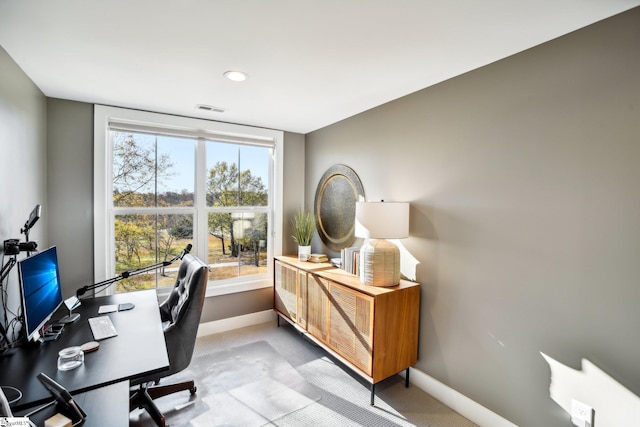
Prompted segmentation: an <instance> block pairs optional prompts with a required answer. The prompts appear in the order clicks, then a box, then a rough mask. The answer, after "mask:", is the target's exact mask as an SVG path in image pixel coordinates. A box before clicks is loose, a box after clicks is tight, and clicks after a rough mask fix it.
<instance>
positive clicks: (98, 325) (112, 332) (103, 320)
mask: <svg viewBox="0 0 640 427" xmlns="http://www.w3.org/2000/svg"><path fill="white" fill-rule="evenodd" d="M89 326H90V327H91V333H92V334H93V339H94V340H96V341H100V340H103V339H105V338H111V337H115V336H116V335H118V331H116V328H115V326H113V323H111V318H110V317H109V316H98V317H91V318H89Z"/></svg>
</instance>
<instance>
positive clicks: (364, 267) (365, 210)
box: [355, 202, 409, 286]
mask: <svg viewBox="0 0 640 427" xmlns="http://www.w3.org/2000/svg"><path fill="white" fill-rule="evenodd" d="M355 235H356V236H357V237H363V238H365V239H376V240H371V241H368V242H366V243H365V244H364V246H362V249H361V250H360V281H361V282H362V283H364V284H366V285H371V286H395V285H397V284H398V283H400V250H399V249H398V247H397V246H396V245H394V244H393V243H391V242H389V241H387V240H385V239H404V238H406V237H409V203H398V202H357V203H356V222H355Z"/></svg>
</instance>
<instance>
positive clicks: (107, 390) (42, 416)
mask: <svg viewBox="0 0 640 427" xmlns="http://www.w3.org/2000/svg"><path fill="white" fill-rule="evenodd" d="M73 399H74V400H75V401H76V403H77V404H78V406H80V407H81V408H82V410H83V411H84V412H85V413H86V414H87V418H86V419H85V420H84V422H83V423H82V427H104V426H109V427H126V426H128V425H129V381H121V382H119V383H115V384H111V385H108V386H104V387H100V388H99V389H96V390H91V391H87V392H84V393H79V394H75V395H74V396H73ZM31 410H33V408H31V409H27V410H24V411H20V412H19V413H14V414H13V415H14V416H16V417H22V416H24V415H26V414H27V413H29V411H31ZM56 412H57V409H56V406H55V405H51V406H49V407H47V408H44V409H42V410H40V411H38V412H37V413H35V414H33V415H30V416H29V420H30V421H31V422H32V423H34V424H35V425H36V426H44V422H45V421H46V420H47V419H48V418H51V417H53V416H54V415H55V414H56Z"/></svg>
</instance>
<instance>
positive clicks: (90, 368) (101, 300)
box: [0, 290, 169, 410]
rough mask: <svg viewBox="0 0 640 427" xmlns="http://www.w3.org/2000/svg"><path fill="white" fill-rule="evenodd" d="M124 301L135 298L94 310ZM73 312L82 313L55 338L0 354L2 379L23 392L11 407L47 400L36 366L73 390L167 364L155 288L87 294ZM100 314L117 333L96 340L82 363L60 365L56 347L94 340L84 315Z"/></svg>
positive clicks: (135, 375)
mask: <svg viewBox="0 0 640 427" xmlns="http://www.w3.org/2000/svg"><path fill="white" fill-rule="evenodd" d="M125 302H130V303H133V304H135V307H134V308H133V309H132V310H127V311H119V312H113V313H108V314H98V309H99V307H100V306H102V305H108V304H119V303H125ZM63 308H64V305H63ZM74 312H75V313H79V314H80V319H78V320H77V321H75V322H74V323H71V324H67V325H66V326H65V328H64V331H63V332H62V334H61V336H60V338H58V339H57V340H55V341H47V342H43V343H35V344H28V345H25V346H23V347H19V348H17V349H14V352H13V354H12V355H9V356H6V357H4V358H2V359H0V385H3V386H13V387H16V388H18V389H19V390H20V391H21V392H22V394H23V397H22V398H21V399H20V400H19V401H18V402H16V403H15V404H14V405H12V408H14V409H15V410H18V409H22V408H27V407H31V406H34V405H36V404H41V403H44V402H46V401H48V400H50V395H49V394H48V392H47V391H46V389H45V388H44V387H43V386H42V384H40V382H39V381H38V379H37V378H36V377H37V375H38V374H39V373H40V372H44V373H46V374H47V375H48V376H50V377H51V378H52V379H53V380H54V381H56V382H58V383H59V384H61V385H62V386H63V387H65V388H66V389H67V390H69V391H70V392H71V393H72V394H73V393H80V392H85V391H88V390H92V389H95V388H98V387H103V386H105V385H109V384H114V383H116V382H120V381H123V380H130V379H134V378H139V377H142V376H146V375H148V374H151V373H155V372H160V371H162V370H165V369H168V367H169V357H168V355H167V350H166V344H165V340H164V333H163V331H162V323H161V320H160V312H159V308H158V300H157V297H156V293H155V290H147V291H138V292H130V293H126V294H117V295H111V296H106V297H97V298H92V299H85V300H82V305H81V306H80V307H78V308H77V309H75V310H74ZM65 314H67V313H66V310H59V311H58V312H57V313H56V314H55V315H54V317H53V319H58V318H60V317H62V316H64V315H65ZM103 315H104V316H109V317H110V318H111V321H112V322H113V325H114V326H115V328H116V329H117V331H118V335H117V336H115V337H112V338H107V339H105V340H102V341H100V348H99V349H98V350H97V351H94V352H91V353H87V354H85V358H84V364H82V365H81V366H80V367H78V368H76V369H73V370H70V371H58V369H57V360H58V352H59V351H60V350H62V349H63V348H66V347H71V346H79V345H82V344H84V343H86V342H89V341H93V335H92V334H91V329H90V327H89V321H88V319H89V318H90V317H96V316H103Z"/></svg>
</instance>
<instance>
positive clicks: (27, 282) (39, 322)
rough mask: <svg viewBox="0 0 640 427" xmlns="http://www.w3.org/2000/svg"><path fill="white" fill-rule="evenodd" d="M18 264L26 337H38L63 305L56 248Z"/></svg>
mask: <svg viewBox="0 0 640 427" xmlns="http://www.w3.org/2000/svg"><path fill="white" fill-rule="evenodd" d="M18 267H19V276H20V289H21V294H22V307H23V312H24V323H25V329H26V333H27V340H28V341H31V340H37V339H38V338H39V331H40V329H42V327H43V326H44V325H45V324H46V323H47V321H49V319H51V316H52V315H53V313H54V312H55V311H56V310H57V309H58V307H60V305H61V304H62V291H61V289H60V272H59V270H58V253H57V251H56V247H55V246H52V247H50V248H49V249H47V250H46V251H42V252H38V253H36V254H35V255H32V256H30V257H28V258H25V259H23V260H21V261H18Z"/></svg>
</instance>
